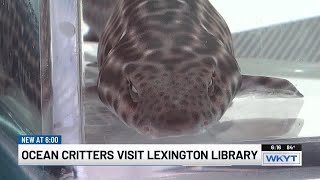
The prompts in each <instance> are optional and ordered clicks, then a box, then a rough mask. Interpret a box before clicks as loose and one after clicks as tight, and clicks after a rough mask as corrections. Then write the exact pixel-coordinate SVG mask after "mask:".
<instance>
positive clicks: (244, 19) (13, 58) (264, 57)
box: [0, 0, 320, 179]
mask: <svg viewBox="0 0 320 180" xmlns="http://www.w3.org/2000/svg"><path fill="white" fill-rule="evenodd" d="M172 1H174V0H172ZM180 1H183V0H180ZM114 2H115V1H111V0H82V1H80V0H79V1H76V0H41V1H36V0H22V1H6V0H3V1H1V4H0V23H1V24H0V65H1V69H0V70H1V79H0V83H1V87H2V88H1V89H0V90H1V91H0V92H1V97H0V113H1V114H0V116H1V117H0V118H1V120H0V138H1V141H0V145H1V146H0V151H1V152H3V153H4V154H6V155H5V156H3V157H7V158H6V159H2V158H0V167H1V170H0V179H42V178H44V179H50V178H52V179H55V178H54V177H52V176H50V175H48V174H47V172H52V171H54V170H53V168H51V169H50V167H49V168H47V167H46V168H43V167H19V166H17V165H16V163H15V162H16V160H15V158H16V157H15V156H16V154H15V152H16V150H17V144H16V139H17V138H16V137H17V136H18V135H21V134H61V135H62V136H63V138H62V139H63V143H88V144H118V143H133V144H134V143H152V144H159V143H160V144H161V143H169V144H170V143H174V144H176V143H188V144H215V143H257V144H262V143H289V142H290V143H302V144H303V167H297V168H286V167H283V168H266V167H244V166H243V167H169V166H165V167H159V166H157V167H151V166H148V167H144V166H136V167H125V166H119V167H102V166H98V167H95V166H86V167H77V172H78V177H77V179H196V178H198V179H235V177H236V178H237V179H271V178H273V179H280V178H284V179H317V178H320V173H319V170H320V156H319V155H318V153H319V152H320V149H319V148H320V138H319V137H320V131H319V128H318V127H319V125H320V123H319V121H318V119H319V115H318V114H317V110H318V109H319V108H318V107H319V106H320V103H319V102H320V96H319V94H318V93H319V92H320V71H319V69H320V63H319V62H320V53H319V52H320V51H319V49H320V43H319V42H320V41H319V40H320V38H319V36H318V34H319V33H320V25H319V24H320V11H319V8H318V7H320V2H319V1H318V0H305V1H287V0H282V1H275V0H270V1H259V2H258V1H254V0H242V1H234V0H214V1H213V0H212V1H210V2H211V4H212V5H213V6H214V7H215V8H216V9H217V10H218V12H219V13H220V14H221V15H222V16H223V18H224V19H225V21H226V22H227V24H228V26H229V28H230V30H231V32H232V36H233V46H234V50H235V57H236V59H237V61H238V64H239V66H240V69H241V73H242V74H249V75H261V76H273V77H280V78H285V79H288V80H290V82H292V83H293V84H294V85H295V86H296V87H297V88H298V89H299V91H300V92H301V93H302V94H303V95H304V98H268V97H264V96H246V97H242V98H236V99H234V100H233V104H232V106H231V107H230V108H229V109H228V110H227V112H226V113H225V114H224V116H223V117H222V119H221V120H220V122H221V123H220V124H219V125H217V126H214V127H212V128H210V129H208V130H207V131H206V132H205V133H202V134H199V135H189V136H181V137H167V138H159V139H154V138H150V137H148V136H146V135H142V134H139V133H138V132H136V131H135V130H134V129H132V128H128V127H127V126H126V125H125V124H124V123H123V122H121V121H120V120H118V118H117V117H116V116H115V115H114V114H113V113H111V111H109V110H108V109H107V108H106V106H105V105H104V104H103V103H102V102H101V100H100V98H99V97H98V95H97V93H96V91H94V90H92V88H91V87H92V86H95V85H96V83H97V77H98V74H99V70H98V68H97V50H98V43H97V42H89V41H83V40H82V35H86V33H87V32H88V30H89V28H90V26H92V24H91V23H92V22H93V23H98V24H99V26H104V23H106V22H105V21H106V20H107V19H108V17H110V14H111V13H112V9H113V7H114V4H115V3H114ZM82 13H83V14H82ZM81 16H83V20H82V17H81ZM22 17H23V18H25V19H21V18H22ZM90 19H91V21H90ZM92 19H93V21H92ZM88 25H89V27H88ZM27 32H28V33H27ZM81 32H82V33H81ZM91 38H92V37H91ZM92 39H93V40H95V41H96V40H97V38H96V37H93V38H92ZM7 166H8V167H9V169H10V170H12V171H7V170H6V169H7V168H6V167H7ZM43 170H46V171H43ZM48 170H49V171H48ZM10 174H11V175H10ZM12 174H15V175H17V174H19V175H21V177H15V176H12Z"/></svg>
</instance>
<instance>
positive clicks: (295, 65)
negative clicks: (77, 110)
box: [82, 0, 320, 179]
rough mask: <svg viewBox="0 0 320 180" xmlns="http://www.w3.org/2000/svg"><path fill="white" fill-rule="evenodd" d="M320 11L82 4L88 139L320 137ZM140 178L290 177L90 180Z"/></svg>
mask: <svg viewBox="0 0 320 180" xmlns="http://www.w3.org/2000/svg"><path fill="white" fill-rule="evenodd" d="M319 5H320V4H319V2H318V1H316V0H307V1H303V2H302V1H281V2H279V1H259V2H258V1H253V0H243V1H239V2H238V1H232V0H212V1H209V0H194V1H189V0H170V1H146V0H137V1H126V0H124V1H116V2H115V1H107V0H105V1H102V0H94V1H83V2H82V7H83V24H82V31H83V34H84V43H83V52H84V60H83V69H84V76H83V77H84V86H85V90H84V97H83V98H84V117H85V122H84V131H85V143H99V144H100V143H112V144H117V143H187V144H214V143H262V142H288V141H290V142H300V143H301V142H306V141H309V140H310V138H311V139H313V140H314V141H318V140H317V137H319V133H320V131H319V130H318V126H317V125H318V124H319V123H318V117H319V116H318V115H317V113H316V112H317V107H318V106H319V95H318V92H319V91H320V89H319V88H320V81H319V77H320V74H319V67H320V64H319V58H320V54H319V52H318V49H319V37H318V33H319V30H320V27H319V22H320V17H319V15H320V11H319V10H318V7H319ZM206 60H207V61H206ZM210 60H213V63H212V61H210ZM201 61H205V62H207V63H204V64H200V63H199V62H201ZM226 66H228V67H226ZM235 69H237V73H238V72H240V75H239V74H236V75H235V74H234V70H235ZM238 70H239V71H238ZM208 74H209V75H208ZM238 76H241V77H242V78H238ZM237 78H238V79H237ZM240 79H241V80H240ZM238 81H241V85H240V84H237V82H238ZM238 86H239V87H238ZM238 88H239V89H238ZM234 89H236V90H235V91H234ZM220 115H221V117H220ZM199 132H200V133H199ZM298 140H299V141H298ZM316 161H319V158H316V159H315V162H316ZM282 171H283V170H282ZM133 172H135V173H134V174H135V176H134V177H136V178H137V179H140V178H141V179H143V178H146V179H147V178H152V177H157V178H160V177H161V178H163V179H186V178H187V175H186V174H191V176H192V178H190V177H189V179H193V178H201V179H203V178H204V179H212V178H231V177H233V176H234V175H237V176H239V178H240V179H241V178H244V179H245V178H247V176H246V173H249V174H250V173H251V175H252V174H254V173H253V172H257V174H255V175H252V177H255V178H257V177H258V176H259V175H261V178H267V179H268V178H270V177H284V176H286V175H288V174H285V173H284V174H281V173H279V172H281V170H279V171H272V172H270V174H269V175H266V174H268V173H267V172H268V171H264V169H261V168H260V171H258V170H257V169H246V170H244V171H241V170H234V169H233V170H232V169H228V168H226V169H223V168H220V169H219V168H218V169H215V168H213V169H210V168H209V169H206V168H204V167H202V168H201V167H197V168H184V167H173V168H168V167H166V168H161V167H130V168H129V167H128V168H124V167H115V168H105V167H88V168H87V173H88V174H87V175H88V176H87V177H95V178H96V179H99V178H100V179H104V178H102V177H109V178H111V179H112V178H114V179H130V178H131V177H132V174H133ZM153 172H154V173H153ZM210 172H215V173H213V174H212V173H210ZM224 172H227V173H224ZM232 172H233V174H232ZM295 172H296V174H300V175H301V174H305V173H304V171H303V172H300V171H299V170H295ZM313 172H315V171H313ZM119 174H122V175H123V176H122V175H119ZM128 174H130V175H128ZM274 174H278V175H279V176H273V175H274ZM311 174H312V173H311ZM247 175H248V174H247ZM289 175H291V176H290V177H293V176H294V175H295V173H294V172H293V171H290V173H289ZM288 177H289V176H288Z"/></svg>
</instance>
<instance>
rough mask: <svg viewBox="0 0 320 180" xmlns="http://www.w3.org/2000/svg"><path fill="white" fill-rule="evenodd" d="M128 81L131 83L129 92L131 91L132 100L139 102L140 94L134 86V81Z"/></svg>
mask: <svg viewBox="0 0 320 180" xmlns="http://www.w3.org/2000/svg"><path fill="white" fill-rule="evenodd" d="M128 83H129V93H130V96H131V98H132V100H133V101H134V102H138V101H139V94H138V91H137V89H136V88H135V87H134V86H133V84H132V82H130V81H128Z"/></svg>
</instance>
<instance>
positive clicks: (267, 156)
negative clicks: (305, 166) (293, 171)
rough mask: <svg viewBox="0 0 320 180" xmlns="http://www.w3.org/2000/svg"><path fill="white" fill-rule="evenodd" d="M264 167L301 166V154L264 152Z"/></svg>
mask: <svg viewBox="0 0 320 180" xmlns="http://www.w3.org/2000/svg"><path fill="white" fill-rule="evenodd" d="M262 165H264V166H301V165H302V158H301V152H263V160H262Z"/></svg>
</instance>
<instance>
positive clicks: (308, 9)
mask: <svg viewBox="0 0 320 180" xmlns="http://www.w3.org/2000/svg"><path fill="white" fill-rule="evenodd" d="M210 2H211V4H212V5H213V6H214V7H215V8H216V9H217V10H218V12H219V13H220V14H221V15H222V16H223V18H224V19H225V20H226V22H227V24H228V25H229V28H230V30H231V32H233V33H234V32H241V31H246V30H250V29H255V28H259V27H265V26H270V25H274V24H279V23H285V22H290V21H296V20H301V19H305V18H311V17H316V16H320V10H319V7H320V1H319V0H269V1H259V0H210ZM82 30H83V33H84V34H85V33H86V32H88V27H87V25H85V24H84V27H83V29H82Z"/></svg>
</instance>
